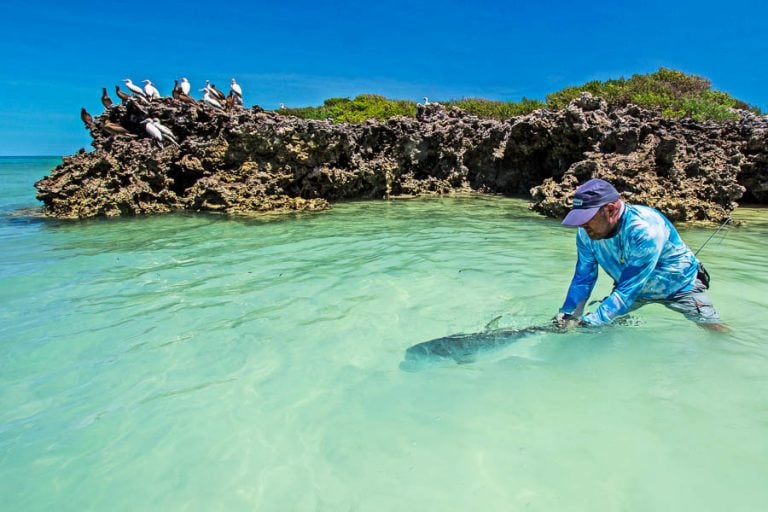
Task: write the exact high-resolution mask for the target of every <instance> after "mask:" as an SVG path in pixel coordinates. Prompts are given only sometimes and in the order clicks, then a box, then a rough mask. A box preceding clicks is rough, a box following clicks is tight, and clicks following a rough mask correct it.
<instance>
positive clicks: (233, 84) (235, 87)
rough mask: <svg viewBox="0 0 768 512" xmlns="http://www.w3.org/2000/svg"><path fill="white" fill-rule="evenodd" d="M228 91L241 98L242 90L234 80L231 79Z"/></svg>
mask: <svg viewBox="0 0 768 512" xmlns="http://www.w3.org/2000/svg"><path fill="white" fill-rule="evenodd" d="M229 90H230V91H232V92H234V93H235V94H237V95H238V96H240V97H241V98H242V97H243V89H242V88H241V87H240V84H238V83H237V82H235V79H234V78H233V79H232V81H231V82H230V83H229Z"/></svg>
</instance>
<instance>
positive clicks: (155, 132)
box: [141, 118, 163, 147]
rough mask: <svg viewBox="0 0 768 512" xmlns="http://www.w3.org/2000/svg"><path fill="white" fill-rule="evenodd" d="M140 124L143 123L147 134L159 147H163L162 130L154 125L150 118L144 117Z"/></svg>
mask: <svg viewBox="0 0 768 512" xmlns="http://www.w3.org/2000/svg"><path fill="white" fill-rule="evenodd" d="M141 124H143V125H145V127H144V129H145V130H147V133H148V134H149V136H150V137H151V138H152V139H154V140H155V142H157V143H158V144H159V145H160V147H163V132H161V131H160V128H158V127H157V126H155V124H154V123H153V122H152V119H150V118H146V119H145V120H143V121H142V122H141Z"/></svg>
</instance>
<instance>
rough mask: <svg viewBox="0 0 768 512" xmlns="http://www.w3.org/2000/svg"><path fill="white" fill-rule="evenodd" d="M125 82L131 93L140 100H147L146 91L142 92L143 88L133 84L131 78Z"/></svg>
mask: <svg viewBox="0 0 768 512" xmlns="http://www.w3.org/2000/svg"><path fill="white" fill-rule="evenodd" d="M123 82H125V86H126V87H127V88H128V90H129V91H131V92H132V93H133V94H134V96H138V97H140V98H146V94H144V91H143V90H141V87H139V86H138V85H136V84H134V83H133V82H131V79H130V78H125V79H123Z"/></svg>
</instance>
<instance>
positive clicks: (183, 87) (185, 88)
mask: <svg viewBox="0 0 768 512" xmlns="http://www.w3.org/2000/svg"><path fill="white" fill-rule="evenodd" d="M190 90H192V86H191V85H190V84H189V80H187V77H185V76H183V77H181V92H183V93H184V94H186V95H187V96H189V91H190Z"/></svg>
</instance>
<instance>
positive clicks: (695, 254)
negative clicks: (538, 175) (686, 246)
mask: <svg viewBox="0 0 768 512" xmlns="http://www.w3.org/2000/svg"><path fill="white" fill-rule="evenodd" d="M729 222H731V217H728V218H727V219H725V220H724V221H723V223H722V224H720V227H719V228H717V229H716V230H715V232H714V233H712V234H711V235H709V238H707V239H706V240H704V243H703V244H701V247H699V249H698V250H697V251H696V252H695V253H693V255H694V256H698V255H699V252H701V250H702V249H703V248H704V247H706V245H707V244H708V243H709V241H710V240H712V239H713V238H714V237H715V235H716V234H718V233H719V232H720V230H721V229H723V228H724V227H725V226H726V224H728V223H729Z"/></svg>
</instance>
